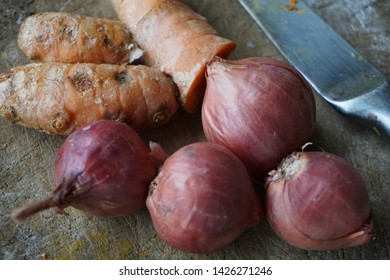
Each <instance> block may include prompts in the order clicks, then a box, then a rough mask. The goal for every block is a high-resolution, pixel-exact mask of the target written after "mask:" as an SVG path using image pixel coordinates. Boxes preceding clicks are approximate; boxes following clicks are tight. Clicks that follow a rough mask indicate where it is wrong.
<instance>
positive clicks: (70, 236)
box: [0, 0, 390, 259]
mask: <svg viewBox="0 0 390 280" xmlns="http://www.w3.org/2000/svg"><path fill="white" fill-rule="evenodd" d="M188 2H189V3H190V5H191V6H192V7H193V8H194V9H195V10H196V11H197V12H199V13H200V14H202V15H204V16H205V17H206V18H207V19H208V20H209V22H210V23H211V24H212V25H213V26H214V27H215V28H216V29H217V30H218V32H219V33H220V34H222V35H223V36H225V37H227V38H230V39H233V40H235V41H236V42H237V43H238V47H237V49H236V50H235V52H234V53H233V54H232V55H231V56H230V58H232V59H237V58H244V57H249V56H268V57H274V58H280V59H283V58H282V57H281V55H280V54H279V53H278V51H277V50H276V49H275V48H274V47H273V45H272V44H271V43H270V41H269V40H268V39H267V38H266V36H265V35H264V33H263V32H262V30H261V29H260V28H259V27H258V26H257V25H256V24H255V23H254V22H253V20H252V19H251V18H250V17H249V16H248V15H247V14H246V12H245V11H244V10H243V8H242V7H241V6H240V4H239V3H238V1H236V0H213V1H211V0H191V1H188ZM286 2H287V1H286ZM306 3H307V4H308V5H309V6H311V7H312V8H313V9H314V10H315V11H316V12H318V13H319V14H320V15H321V16H322V17H323V18H324V19H325V20H326V21H327V22H328V23H329V24H330V25H331V26H332V27H333V28H334V29H336V30H337V31H338V32H339V33H340V34H341V35H342V36H343V37H344V38H346V39H347V40H348V41H349V42H350V43H351V44H352V45H354V46H355V47H356V48H357V49H359V50H360V51H361V52H362V53H363V54H364V55H365V56H366V57H367V58H368V60H369V61H371V62H372V63H373V64H374V65H375V66H377V67H378V68H379V69H380V70H381V71H383V72H384V73H385V74H386V75H387V76H388V77H389V76H390V58H389V57H390V1H387V0H377V1H375V0H359V1H353V0H340V1H333V0H321V1H316V0H307V1H306ZM43 11H67V12H78V13H80V14H84V15H90V16H100V17H107V18H115V17H116V15H115V13H114V11H113V9H112V7H111V5H110V1H106V0H86V1H81V0H77V1H76V0H74V1H71V0H57V1H48V0H29V1H25V0H2V1H1V3H0V14H1V17H0V27H1V28H0V72H4V71H6V70H7V69H9V68H11V67H13V66H17V65H20V64H25V63H28V60H27V59H26V57H25V56H24V55H23V54H22V53H21V51H20V50H19V49H18V47H17V40H16V38H17V32H18V28H19V24H20V22H21V20H22V19H23V18H25V17H26V16H28V15H30V14H32V13H37V12H43ZM319 67H321V66H319ZM317 111H318V120H317V124H316V131H315V134H314V136H313V139H312V140H313V142H315V144H316V145H318V146H320V147H321V148H322V149H324V150H325V151H328V152H332V153H335V154H337V155H339V156H341V157H343V158H345V159H346V160H348V161H349V162H351V163H352V164H353V165H354V166H356V167H357V168H358V169H359V170H360V172H361V174H362V175H363V177H364V178H365V180H366V182H367V187H368V190H369V194H370V198H371V202H372V215H373V220H374V223H375V226H376V230H377V238H376V240H375V241H374V242H372V243H371V244H368V245H364V246H359V247H354V248H349V249H343V250H333V251H305V250H300V249H297V248H294V247H292V246H289V245H288V244H286V243H285V242H284V241H282V240H281V239H280V238H279V237H277V236H276V235H275V234H274V233H273V232H272V230H271V229H270V227H269V226H268V224H267V223H266V222H265V221H264V222H262V223H261V224H259V225H257V226H255V227H253V228H251V229H250V230H248V231H247V232H245V233H244V234H243V235H242V236H241V237H240V238H239V239H238V240H237V241H235V242H234V243H233V244H231V245H230V246H228V247H226V248H225V249H223V250H220V251H217V252H215V253H213V254H208V255H194V254H186V253H183V252H180V251H178V250H175V249H173V248H170V247H169V246H167V245H166V244H165V243H164V242H162V241H161V240H160V239H159V237H158V236H157V235H156V232H155V231H154V229H153V226H152V224H151V221H150V217H149V215H148V212H147V211H146V209H143V210H142V211H140V212H138V213H136V214H134V215H129V216H126V217H121V218H98V217H94V216H91V215H88V214H85V213H82V212H80V211H78V210H75V209H72V208H69V209H68V210H67V211H68V213H69V215H68V216H62V215H57V214H54V213H53V212H51V211H47V212H43V213H41V214H38V215H37V216H35V217H33V218H32V219H30V220H28V221H26V222H24V223H20V224H17V223H15V222H13V221H12V220H11V219H10V216H9V214H10V212H11V210H12V209H13V208H15V207H17V206H20V205H22V204H25V203H28V202H33V201H36V200H39V199H41V198H43V197H45V196H47V195H49V194H50V193H51V191H52V190H53V189H54V185H53V164H54V159H55V157H56V152H57V149H58V148H59V147H60V145H61V144H62V142H63V141H64V138H63V137H59V136H52V135H47V134H45V133H42V132H39V131H36V130H33V129H28V128H24V127H21V126H17V125H14V124H11V123H9V122H8V121H5V120H3V119H1V118H0V228H1V230H0V246H1V252H0V258H2V259H40V258H46V259H389V256H390V214H389V213H390V172H389V166H390V144H389V140H388V139H387V140H386V139H383V138H382V137H380V136H378V135H376V134H375V133H374V132H373V131H371V130H369V129H367V128H365V127H362V126H360V125H358V124H355V123H352V122H350V121H349V120H348V119H346V118H345V117H343V116H341V115H339V114H338V113H336V112H335V111H334V110H333V109H332V108H330V107H329V105H327V104H326V103H325V102H324V101H323V100H321V99H320V98H317ZM142 137H143V138H144V139H145V140H146V141H148V140H153V141H156V142H159V143H161V144H162V145H163V147H164V148H165V149H166V150H167V151H168V152H170V153H172V152H174V151H175V150H177V149H178V148H180V147H181V146H183V145H185V144H189V143H191V142H195V141H204V136H203V132H202V127H201V123H200V114H199V113H196V114H193V115H189V114H186V113H184V112H182V111H179V112H178V113H177V114H176V116H175V117H174V118H173V119H172V121H171V122H170V123H169V124H167V125H166V126H165V127H163V128H159V129H156V130H154V131H150V132H147V133H144V134H143V135H142Z"/></svg>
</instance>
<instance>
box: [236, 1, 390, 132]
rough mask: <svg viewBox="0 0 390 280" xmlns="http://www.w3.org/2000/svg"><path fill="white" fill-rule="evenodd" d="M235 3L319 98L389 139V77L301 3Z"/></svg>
mask: <svg viewBox="0 0 390 280" xmlns="http://www.w3.org/2000/svg"><path fill="white" fill-rule="evenodd" d="M239 1H240V3H241V5H242V6H243V7H244V8H245V9H246V10H247V11H248V13H249V14H250V15H251V16H252V18H253V19H254V20H255V21H256V22H257V24H259V25H260V26H261V28H262V29H263V30H264V32H265V33H266V34H267V36H268V37H269V38H270V39H271V41H272V42H273V43H274V44H275V45H276V47H277V48H278V49H279V50H280V52H281V53H282V54H283V55H284V56H285V57H286V58H287V60H288V61H289V62H290V63H291V64H292V65H294V67H295V68H297V70H298V71H299V72H300V73H301V74H302V75H303V76H304V77H305V78H306V79H307V81H308V82H309V83H310V84H311V86H312V87H313V88H314V89H315V90H316V91H317V92H318V93H319V94H320V95H321V96H322V97H323V98H325V100H327V101H328V102H329V103H330V104H332V105H333V106H334V107H335V108H336V109H337V110H339V111H340V112H341V113H343V114H346V115H348V116H351V117H353V118H355V119H357V120H359V121H361V122H363V123H365V124H366V125H368V126H370V127H372V128H373V129H374V130H375V131H377V132H379V131H381V132H382V133H385V134H386V135H387V136H389V137H390V81H389V80H388V78H386V77H385V76H384V75H383V74H382V73H381V72H380V71H379V70H378V69H376V68H375V67H374V66H373V65H371V64H370V63H369V62H368V61H367V60H366V59H365V58H364V56H363V55H362V54H361V53H359V52H358V51H357V50H355V49H354V48H353V47H352V46H351V45H350V44H348V43H347V42H346V41H345V40H344V39H343V38H341V37H340V36H339V35H338V34H337V33H336V32H335V31H334V30H333V29H332V28H331V27H330V26H329V25H327V24H326V23H325V22H324V21H323V20H322V19H321V18H320V17H319V16H318V15H317V14H315V13H314V12H313V11H312V10H311V9H310V8H309V7H308V6H307V5H306V4H305V3H303V2H302V1H298V2H297V3H295V4H294V5H292V4H290V2H289V1H288V0H272V1H271V0H239ZM294 2H296V1H294Z"/></svg>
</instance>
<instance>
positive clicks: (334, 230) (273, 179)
mask: <svg viewBox="0 0 390 280" xmlns="http://www.w3.org/2000/svg"><path fill="white" fill-rule="evenodd" d="M266 187H267V192H266V197H265V204H266V217H267V221H268V222H269V224H270V226H271V227H272V228H273V230H274V231H275V232H276V234H278V235H279V236H280V237H281V238H282V239H284V240H285V241H286V242H288V243H290V244H291V245H293V246H295V247H298V248H302V249H306V250H330V249H339V248H347V247H352V246H357V245H362V244H365V243H368V242H370V241H371V240H373V239H374V236H375V234H374V225H373V223H372V220H371V214H370V209H371V207H370V200H369V195H368V191H367V188H366V185H365V182H364V180H363V178H362V176H361V174H360V173H359V172H358V170H357V169H356V168H355V167H353V166H352V165H351V164H350V163H348V162H347V161H346V160H344V159H342V158H340V157H338V156H336V155H333V154H330V153H325V152H299V153H293V154H291V155H290V156H288V157H287V158H286V159H284V160H283V162H282V163H281V164H280V166H279V168H278V169H277V170H274V171H271V172H270V174H269V176H268V178H267V184H266Z"/></svg>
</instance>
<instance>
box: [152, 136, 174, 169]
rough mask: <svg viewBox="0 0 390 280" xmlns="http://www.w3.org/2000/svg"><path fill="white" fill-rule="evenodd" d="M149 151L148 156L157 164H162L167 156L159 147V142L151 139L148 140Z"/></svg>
mask: <svg viewBox="0 0 390 280" xmlns="http://www.w3.org/2000/svg"><path fill="white" fill-rule="evenodd" d="M149 148H150V153H149V156H150V157H151V158H152V159H153V160H154V161H155V162H156V164H157V165H162V164H163V163H164V162H165V160H166V159H167V158H168V157H169V155H168V154H167V152H165V150H164V149H163V147H161V145H160V144H158V143H155V142H153V141H149Z"/></svg>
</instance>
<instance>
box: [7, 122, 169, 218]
mask: <svg viewBox="0 0 390 280" xmlns="http://www.w3.org/2000/svg"><path fill="white" fill-rule="evenodd" d="M151 147H152V151H151V150H149V148H148V147H147V146H146V145H145V144H144V142H143V140H142V139H141V138H140V136H139V135H138V134H137V132H135V130H133V129H132V128H131V127H130V126H128V125H125V124H123V123H120V122H116V121H108V120H101V121H96V122H94V123H91V124H89V125H86V126H83V127H81V128H79V129H77V130H76V131H75V132H73V133H72V134H71V135H70V136H68V138H66V140H65V142H64V143H63V144H62V146H61V147H60V149H59V151H58V154H57V158H56V161H55V171H54V177H55V183H56V186H57V188H56V189H55V190H54V192H53V193H52V195H51V196H50V197H49V198H47V199H46V200H43V201H41V202H37V203H34V204H31V205H27V206H24V207H21V208H19V209H16V210H15V211H14V212H13V218H14V219H16V220H23V219H26V218H28V217H30V216H31V215H33V214H35V213H37V212H39V211H41V210H44V209H48V208H54V209H56V210H59V211H62V209H63V208H66V207H68V206H73V207H74V208H77V209H80V210H82V211H85V212H88V213H91V214H94V215H98V216H122V215H126V214H130V213H133V212H135V211H137V210H139V209H140V208H142V207H144V206H145V201H146V197H147V193H148V188H149V184H150V182H151V181H152V180H153V179H154V178H155V176H157V171H158V166H159V161H160V160H162V159H163V157H162V156H161V153H162V152H161V149H162V148H161V147H160V146H158V144H156V143H153V144H152V145H151ZM155 151H156V152H155ZM154 154H157V157H155V156H154ZM161 164H162V163H161Z"/></svg>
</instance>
